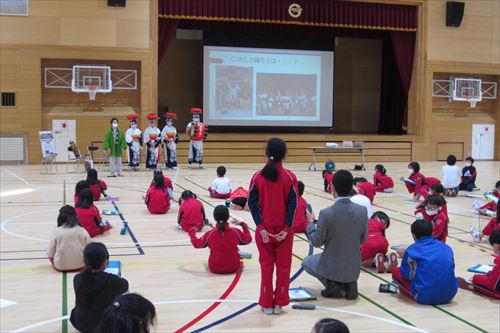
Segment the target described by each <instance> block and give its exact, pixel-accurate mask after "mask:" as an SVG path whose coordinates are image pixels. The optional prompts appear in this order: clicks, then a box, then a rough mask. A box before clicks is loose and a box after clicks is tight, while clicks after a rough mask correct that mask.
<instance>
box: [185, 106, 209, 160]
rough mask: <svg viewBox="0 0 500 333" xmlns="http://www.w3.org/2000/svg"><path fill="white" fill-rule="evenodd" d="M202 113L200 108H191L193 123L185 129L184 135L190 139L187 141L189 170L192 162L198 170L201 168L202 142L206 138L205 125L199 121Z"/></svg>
mask: <svg viewBox="0 0 500 333" xmlns="http://www.w3.org/2000/svg"><path fill="white" fill-rule="evenodd" d="M202 112H203V111H202V110H201V109H200V108H191V113H192V114H193V121H192V122H190V123H189V124H188V125H187V127H186V134H187V135H188V136H189V138H190V139H191V141H189V159H188V164H189V165H188V167H189V168H191V164H193V162H195V163H198V164H199V166H200V168H203V140H205V139H206V138H207V125H205V124H204V123H202V122H201V121H200V115H201V113H202Z"/></svg>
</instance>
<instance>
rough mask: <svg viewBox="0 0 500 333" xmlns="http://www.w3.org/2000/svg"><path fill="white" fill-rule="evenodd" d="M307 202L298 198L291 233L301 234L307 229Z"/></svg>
mask: <svg viewBox="0 0 500 333" xmlns="http://www.w3.org/2000/svg"><path fill="white" fill-rule="evenodd" d="M306 210H307V201H306V200H305V199H304V198H303V197H301V196H299V199H298V203H297V210H296V211H295V220H293V233H295V234H296V233H302V232H305V231H306V227H307V223H308V221H307V217H306Z"/></svg>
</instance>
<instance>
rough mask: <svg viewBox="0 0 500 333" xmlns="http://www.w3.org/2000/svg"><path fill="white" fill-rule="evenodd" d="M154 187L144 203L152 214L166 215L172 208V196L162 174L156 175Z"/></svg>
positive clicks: (150, 189)
mask: <svg viewBox="0 0 500 333" xmlns="http://www.w3.org/2000/svg"><path fill="white" fill-rule="evenodd" d="M153 183H154V185H153V186H151V187H149V189H148V192H147V193H146V198H145V199H144V203H145V204H146V206H147V207H148V211H149V212H150V213H151V214H166V213H167V212H168V210H169V208H170V194H169V193H168V188H167V186H166V185H165V178H164V177H163V175H162V174H161V173H155V175H154V178H153Z"/></svg>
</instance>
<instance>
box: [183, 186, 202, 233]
mask: <svg viewBox="0 0 500 333" xmlns="http://www.w3.org/2000/svg"><path fill="white" fill-rule="evenodd" d="M179 204H180V207H179V213H178V215H177V226H178V228H179V229H182V230H184V231H186V232H189V230H191V228H195V229H196V231H200V230H201V229H203V224H204V223H205V221H206V216H205V208H203V204H202V203H201V202H200V201H199V200H198V199H196V195H195V194H194V193H193V192H191V191H184V192H182V194H181V199H180V200H179Z"/></svg>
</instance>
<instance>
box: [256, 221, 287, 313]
mask: <svg viewBox="0 0 500 333" xmlns="http://www.w3.org/2000/svg"><path fill="white" fill-rule="evenodd" d="M282 229H283V228H281V227H267V228H266V230H267V232H269V233H270V234H277V233H279V232H280V231H281V230H282ZM255 242H256V243H257V249H258V250H259V263H260V271H261V281H260V297H259V305H260V306H262V307H263V308H272V307H274V306H276V305H279V306H286V305H288V304H289V303H290V297H289V295H288V288H289V286H290V271H291V268H292V247H293V232H292V231H290V232H289V233H288V236H287V238H286V239H285V240H283V241H282V242H279V241H278V240H276V239H275V238H273V237H269V242H268V243H264V242H263V241H262V236H261V235H260V233H258V232H257V233H256V234H255ZM274 266H276V288H275V289H273V275H274Z"/></svg>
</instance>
